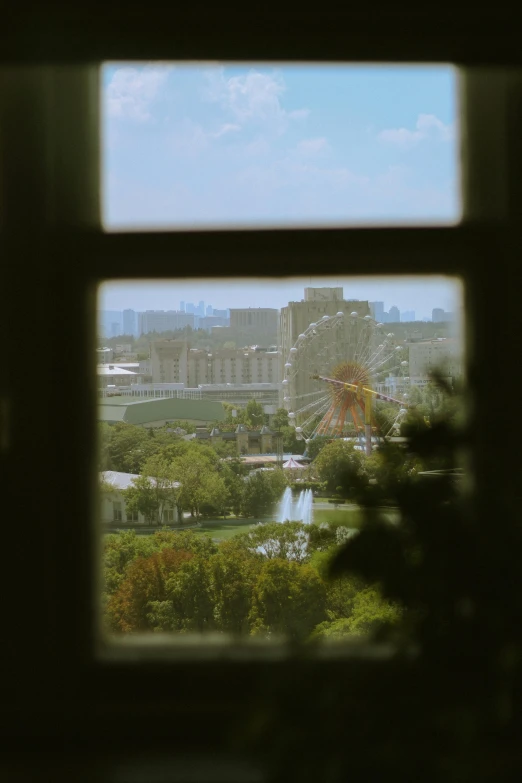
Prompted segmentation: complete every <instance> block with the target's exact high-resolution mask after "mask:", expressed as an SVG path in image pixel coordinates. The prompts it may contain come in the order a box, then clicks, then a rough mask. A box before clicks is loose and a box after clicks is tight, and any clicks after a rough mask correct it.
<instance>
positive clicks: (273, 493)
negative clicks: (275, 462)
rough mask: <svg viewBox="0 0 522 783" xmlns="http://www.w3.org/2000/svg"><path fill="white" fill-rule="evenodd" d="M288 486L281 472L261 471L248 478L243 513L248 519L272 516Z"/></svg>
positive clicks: (242, 504)
mask: <svg viewBox="0 0 522 783" xmlns="http://www.w3.org/2000/svg"><path fill="white" fill-rule="evenodd" d="M285 486H286V479H285V477H284V475H283V472H282V471H281V470H274V471H260V472H255V473H251V474H250V475H248V476H246V477H245V479H244V482H243V492H242V496H241V511H242V513H243V515H244V516H246V517H263V516H268V515H269V514H271V513H272V512H273V511H274V509H275V504H276V503H277V502H278V501H279V499H280V497H281V495H282V494H283V491H284V489H285Z"/></svg>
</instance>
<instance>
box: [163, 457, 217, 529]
mask: <svg viewBox="0 0 522 783" xmlns="http://www.w3.org/2000/svg"><path fill="white" fill-rule="evenodd" d="M218 462H219V460H218V457H217V455H216V453H215V452H214V451H213V450H212V449H211V448H208V447H203V446H198V445H195V446H193V447H192V448H190V449H189V450H188V451H187V452H186V453H185V454H184V455H183V456H182V457H179V458H177V459H175V460H174V461H173V463H172V476H173V477H175V478H176V480H177V481H179V482H180V483H181V489H180V493H179V503H180V505H181V506H182V507H183V508H186V509H188V510H189V511H190V513H191V515H192V516H195V517H196V518H198V517H199V516H200V514H201V507H202V505H204V504H208V505H217V506H221V507H223V505H224V503H225V502H226V500H225V498H226V496H227V491H226V486H225V484H224V482H223V479H222V478H221V477H220V476H219V475H218V474H217V466H218Z"/></svg>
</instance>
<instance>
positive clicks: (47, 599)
mask: <svg viewBox="0 0 522 783" xmlns="http://www.w3.org/2000/svg"><path fill="white" fill-rule="evenodd" d="M60 13H63V12H62V11H60ZM111 13H112V12H111V11H110V10H108V9H106V14H105V15H104V19H103V24H98V26H96V23H95V22H94V21H93V19H94V17H93V18H91V17H89V18H88V20H87V23H83V24H82V22H81V21H80V20H79V16H77V17H74V15H72V16H71V14H73V12H72V11H68V12H67V14H69V16H66V17H64V18H65V22H63V24H65V23H68V24H69V26H70V29H69V30H68V33H69V34H68V35H57V33H56V29H59V24H58V23H57V17H56V18H54V25H55V26H54V28H53V26H52V22H53V14H52V13H50V12H49V10H48V9H47V8H43V10H42V12H41V16H40V17H38V18H37V19H36V21H34V20H33V22H34V24H32V25H29V27H27V24H26V21H27V20H25V19H22V18H21V17H20V16H19V15H18V16H17V14H16V12H14V15H13V19H12V20H11V22H12V23H11V25H10V26H7V29H6V30H4V31H3V32H2V34H1V36H2V37H1V39H0V40H1V43H2V46H1V47H0V57H1V58H2V60H1V62H2V67H3V71H2V74H1V75H0V153H2V154H1V155H0V159H1V161H2V175H1V191H0V203H1V218H0V220H1V228H2V233H1V235H0V242H1V248H0V250H1V257H2V259H5V264H4V280H5V289H6V291H8V292H9V296H8V297H7V300H6V303H5V307H4V309H3V311H2V316H3V318H5V332H4V333H5V334H9V331H8V329H11V328H12V324H14V323H17V321H16V319H15V315H16V308H17V306H18V301H19V298H20V295H21V292H24V302H25V305H26V307H27V308H28V309H29V310H30V312H31V313H32V314H33V319H32V322H29V320H30V319H25V322H24V323H22V324H20V326H19V329H18V333H17V337H18V338H19V339H18V340H17V341H14V340H13V341H10V342H9V345H8V348H7V352H8V362H7V366H8V368H9V372H8V375H7V378H6V379H5V383H4V384H3V386H2V389H1V395H2V399H1V407H0V411H1V416H2V424H1V430H0V435H1V438H0V441H1V446H2V463H1V465H0V468H1V471H2V473H1V475H2V476H3V478H4V482H5V487H6V492H5V497H6V501H5V502H6V506H10V507H12V508H16V507H18V501H19V498H20V497H24V498H27V502H25V503H24V508H25V514H26V515H27V516H26V519H27V520H28V524H29V523H30V524H29V527H28V528H27V530H28V531H29V532H28V535H27V536H25V535H22V533H21V531H20V529H19V528H15V527H14V526H11V527H10V528H9V529H7V530H6V531H5V533H4V547H5V550H6V551H8V552H9V554H10V556H11V557H12V558H13V559H14V560H15V561H16V562H17V563H23V567H24V569H25V573H26V574H27V578H26V580H25V581H24V580H20V581H22V582H23V584H19V585H18V588H17V589H18V593H17V600H16V601H10V602H8V604H9V605H8V606H6V607H5V609H4V628H7V629H9V634H10V637H9V638H8V639H6V643H5V644H4V645H3V648H2V658H3V664H4V669H5V670H7V671H12V672H14V673H15V674H18V675H19V677H11V678H10V679H9V681H8V682H7V683H6V685H5V688H4V692H3V697H4V698H3V700H2V706H1V708H0V715H1V719H2V726H3V728H4V735H5V736H7V735H9V734H12V735H14V736H20V737H21V736H23V735H25V736H26V737H32V738H33V739H35V738H40V739H42V737H44V734H47V740H48V742H50V743H51V745H52V742H53V741H56V738H61V739H62V740H63V738H69V739H70V740H71V741H72V740H74V741H75V742H78V741H79V740H78V737H79V736H81V735H82V734H83V736H86V737H89V738H90V740H91V741H92V742H94V745H95V747H96V748H98V749H99V748H101V747H105V746H104V742H105V741H106V736H107V734H108V733H109V731H111V730H112V735H111V738H112V740H113V743H114V747H113V749H112V750H113V751H114V752H115V753H117V752H118V748H120V749H121V748H127V747H128V745H127V743H128V741H129V738H130V737H132V736H136V737H137V736H138V732H139V736H140V742H141V747H142V748H143V747H145V748H149V749H153V748H155V747H157V743H158V724H157V722H153V721H151V722H150V723H149V724H147V723H146V722H145V721H146V718H147V716H151V715H152V714H153V713H154V715H157V713H158V711H159V712H160V713H161V714H162V716H163V719H164V722H166V723H168V722H169V721H170V722H171V723H172V722H174V723H176V725H177V726H178V728H179V727H183V726H184V725H185V722H186V723H187V724H190V723H191V722H193V719H194V717H196V716H197V718H198V719H201V716H202V715H204V716H205V720H213V721H216V726H219V730H220V731H221V734H220V731H218V730H217V729H216V739H217V740H218V739H219V736H224V735H223V733H222V732H223V731H224V730H225V727H226V726H229V725H230V721H231V720H232V718H233V716H235V717H237V716H238V715H240V714H242V711H244V710H245V709H246V706H247V705H248V699H249V694H250V693H251V690H252V687H253V684H254V683H255V682H257V681H259V678H260V676H261V674H260V673H261V672H264V671H266V668H267V667H276V668H277V669H278V671H279V672H282V671H285V667H287V668H288V667H292V668H293V669H295V666H296V665H299V666H300V667H301V668H302V671H303V676H307V673H310V671H312V670H314V667H317V666H318V665H323V664H322V663H321V662H317V661H316V662H308V663H307V662H304V661H302V662H300V663H299V664H296V662H295V661H290V660H289V659H288V658H286V657H285V656H284V655H279V656H278V654H277V653H274V659H273V660H269V659H268V658H267V657H265V658H262V659H257V660H255V659H252V658H248V657H247V656H242V655H240V654H238V655H236V656H235V657H234V655H231V656H229V657H228V658H217V657H214V658H212V657H210V658H207V660H204V661H203V660H195V659H193V660H189V659H187V658H183V656H181V657H178V658H177V659H176V658H173V657H172V656H171V657H170V659H168V660H166V659H165V656H158V659H157V660H153V657H152V656H149V657H148V658H146V659H144V658H140V657H139V656H138V655H136V656H135V657H134V658H133V657H132V654H131V656H130V657H127V658H125V656H121V655H120V656H115V657H114V659H113V660H107V659H105V660H102V659H100V657H99V656H97V654H96V644H95V627H96V622H95V618H94V617H93V605H94V602H95V601H96V600H97V596H98V594H99V583H98V582H97V581H96V579H95V578H94V577H93V567H92V566H93V563H94V562H95V561H96V558H97V557H98V555H99V536H98V533H97V531H96V530H95V529H94V527H93V525H92V519H93V517H94V498H95V496H96V465H95V456H94V455H95V446H96V444H95V434H94V433H95V426H94V425H95V422H96V373H95V364H96V359H95V357H94V351H93V343H94V335H95V334H96V330H95V318H96V287H97V284H98V283H99V282H100V281H103V280H104V279H109V278H110V279H113V280H115V279H122V280H123V279H126V278H128V277H134V278H137V277H146V278H148V279H151V278H157V279H161V278H164V277H165V276H175V275H176V274H184V272H185V270H186V268H187V266H186V260H187V259H188V258H190V259H191V263H190V268H191V270H192V269H194V268H198V270H199V273H200V274H201V276H202V277H205V276H220V277H224V278H226V277H228V276H235V275H237V273H238V270H239V271H240V273H241V274H242V275H244V274H245V270H244V268H243V266H242V264H243V261H244V258H245V257H247V255H248V257H249V259H250V260H251V263H250V265H249V266H250V268H251V269H252V268H253V269H258V270H259V269H262V271H263V274H265V275H267V276H275V277H278V276H281V275H282V274H283V273H284V274H285V275H292V274H299V275H313V274H315V273H316V272H317V266H316V259H317V258H318V257H321V274H326V273H330V274H332V275H334V276H339V275H347V274H357V273H363V274H364V275H371V276H377V275H386V274H430V273H432V274H449V275H458V276H460V277H462V279H463V281H464V285H465V309H466V337H467V349H468V356H467V369H468V378H469V386H470V401H471V402H470V405H471V407H470V415H471V417H472V421H473V422H475V423H476V424H477V426H475V427H474V428H473V429H472V435H473V438H472V440H473V443H472V447H473V448H472V451H473V460H472V464H473V472H474V476H475V498H476V505H477V519H478V520H479V524H484V525H486V524H487V525H490V524H491V519H493V518H496V517H495V515H496V514H498V513H499V505H500V506H501V508H503V509H504V508H508V507H509V503H510V502H512V501H514V500H515V499H516V500H517V502H518V503H519V502H520V497H519V495H520V489H519V484H520V482H519V481H518V476H517V475H516V471H515V469H514V465H515V464H516V463H515V462H514V461H513V460H512V462H511V463H510V458H511V459H512V457H513V452H512V450H511V451H510V444H509V442H508V435H507V433H506V432H504V431H503V430H502V422H499V424H498V426H494V427H491V428H485V427H481V426H478V425H479V424H480V422H482V421H486V420H488V418H489V417H490V416H491V404H492V400H495V399H498V378H499V376H500V375H501V373H502V372H505V368H509V373H510V378H511V379H512V385H513V386H514V387H517V384H518V381H519V375H520V368H519V367H517V366H516V365H515V363H514V356H513V353H512V348H511V344H512V340H517V341H518V344H520V341H519V338H520V336H521V335H520V319H519V318H518V312H519V303H518V291H517V286H515V285H509V281H510V279H511V277H512V274H513V269H516V268H517V267H518V264H519V258H520V255H521V249H522V241H521V231H520V225H519V214H520V208H521V205H522V198H521V186H520V182H521V181H522V177H521V176H520V174H521V173H522V172H521V169H522V162H521V151H520V148H519V139H520V137H521V133H520V130H521V128H520V125H521V113H520V111H519V108H520V105H521V94H522V90H521V78H520V75H519V74H518V73H516V72H514V71H513V70H512V67H513V66H518V67H520V66H521V65H522V51H521V47H520V42H519V36H518V27H517V25H516V24H512V25H510V24H507V25H505V26H504V27H503V28H502V32H503V35H500V33H499V30H500V27H499V24H500V23H499V20H498V19H497V20H496V19H491V18H489V16H488V19H487V22H484V23H483V26H482V28H480V24H479V29H478V32H477V28H476V26H475V28H473V26H472V28H471V29H470V28H469V27H468V26H467V25H466V24H464V19H465V20H466V21H467V16H466V17H462V18H460V17H458V15H457V19H456V21H455V18H452V24H453V27H452V30H453V34H452V35H446V36H444V35H443V34H440V33H437V32H435V31H434V30H433V28H432V26H431V21H428V22H426V23H424V22H423V21H422V19H421V20H420V21H419V19H416V20H414V21H413V22H412V19H411V18H410V16H409V15H408V16H407V17H404V18H403V17H401V14H400V13H398V12H397V10H396V9H394V16H393V18H388V17H383V18H382V19H381V18H377V17H371V18H370V15H369V12H367V13H366V12H363V11H361V12H359V14H358V16H357V19H356V20H355V21H356V22H357V24H355V25H354V24H347V25H342V24H339V25H336V24H328V23H327V22H326V21H325V19H326V14H323V16H322V17H321V19H319V20H317V18H316V14H314V18H313V19H312V18H311V17H310V18H309V17H307V16H306V15H305V14H303V15H302V16H301V17H300V18H299V20H297V23H296V24H293V26H292V27H291V28H290V26H287V25H285V24H280V23H278V24H277V25H275V26H274V28H273V29H271V30H270V32H271V37H270V36H267V35H266V30H264V29H263V26H262V25H261V30H260V32H259V35H258V34H256V33H253V34H252V35H250V36H243V35H238V34H237V30H235V29H234V27H233V26H232V27H230V26H228V27H227V25H225V24H221V26H220V25H219V24H218V25H217V26H216V25H215V24H214V22H215V19H212V22H211V20H210V19H207V20H206V22H205V23H204V24H203V23H202V22H201V21H200V20H199V19H196V18H195V17H194V18H192V19H191V21H189V23H188V24H187V25H186V26H185V27H184V29H183V35H181V34H179V33H174V34H173V29H174V27H176V28H177V29H178V30H179V27H180V25H179V24H178V19H175V23H176V24H175V25H169V24H163V25H158V27H157V28H155V29H154V31H153V32H152V31H151V30H149V31H148V32H147V29H146V30H144V29H143V28H142V26H141V23H140V24H138V23H137V22H135V21H134V22H133V21H132V20H131V21H130V22H129V20H128V19H127V20H126V21H125V22H124V23H123V24H122V25H121V27H120V30H122V32H120V35H119V37H115V36H114V35H113V34H112V33H111V27H112V25H111V21H110V18H109V19H107V15H109V17H110V14H111ZM478 13H480V12H477V13H476V14H475V19H477V18H478V16H477V14H478ZM488 14H489V10H488ZM340 15H342V14H340ZM172 18H173V19H174V17H172ZM287 21H288V22H289V25H291V24H292V23H294V22H295V21H296V20H294V19H292V18H290V19H289V20H287ZM351 21H352V22H353V21H354V15H353V14H352V19H351ZM140 22H141V20H140ZM120 23H121V19H120V17H117V18H116V17H115V18H114V19H113V24H114V26H120ZM227 24H228V22H227ZM191 25H192V26H191ZM365 25H366V27H365ZM459 25H460V27H459ZM181 27H183V25H181ZM405 27H406V28H408V29H410V30H411V31H412V32H411V35H410V34H408V35H405V34H404V28H405ZM160 28H161V29H160ZM511 28H512V29H511ZM289 29H292V35H290V36H289V34H288V30H289ZM459 29H460V33H459ZM93 30H95V33H96V34H94V35H93ZM362 30H364V31H366V32H361V31H362ZM423 33H424V36H423ZM51 52H52V56H51V55H50V53H51ZM169 58H170V59H198V58H201V59H210V58H212V59H221V60H230V59H232V60H234V59H235V60H238V61H240V60H247V61H254V62H255V61H259V60H268V59H271V60H276V61H277V60H280V61H296V62H298V61H308V62H312V61H324V60H327V59H330V60H332V61H342V60H346V61H349V60H351V61H361V62H362V61H379V60H380V61H382V62H387V61H388V62H430V61H431V62H455V63H457V64H459V65H460V66H462V68H463V80H464V89H463V95H462V98H463V104H462V119H463V126H462V129H461V132H462V138H463V140H464V141H463V192H464V205H465V214H464V218H463V220H462V223H461V224H460V225H458V226H454V227H445V228H378V229H371V228H365V229H346V230H345V229H317V230H315V229H313V230H312V229H310V230H304V229H303V230H291V231H290V230H263V231H248V230H245V231H229V230H226V231H225V230H224V231H213V232H199V233H194V232H189V231H180V232H162V233H158V232H154V233H147V232H140V233H112V234H106V233H104V232H102V231H101V230H100V223H99V205H98V192H99V172H98V167H97V165H96V160H97V157H98V153H99V134H98V118H97V113H98V108H97V107H98V106H99V101H98V90H99V85H98V75H97V67H96V65H90V64H89V63H96V62H101V61H103V60H133V59H146V60H154V59H164V60H165V59H169ZM58 118H59V121H58ZM16 151H18V152H20V151H23V153H24V154H23V155H17V154H14V155H13V152H16ZM145 255H146V257H147V266H146V269H145V272H144V267H143V264H142V260H143V258H144V256H145ZM176 259H181V262H180V265H179V266H178V265H177V264H176V261H175V260H176ZM280 259H284V264H282V263H281V261H280ZM261 262H262V265H261ZM28 279H29V280H30V281H31V283H32V285H31V286H30V290H27V281H28ZM64 301H67V305H68V312H73V313H74V314H75V318H76V321H75V323H74V324H73V325H72V327H71V328H70V329H67V330H65V332H64V328H63V319H62V318H61V314H60V307H61V306H62V305H63V302H64ZM492 303H493V305H494V308H495V312H497V313H498V312H499V311H500V312H501V313H502V324H503V333H504V334H505V335H506V336H505V337H504V339H503V340H499V339H498V334H497V333H496V332H492V330H491V324H490V321H489V319H488V318H486V317H485V314H486V313H489V312H490V311H491V308H492ZM41 323H47V334H48V336H49V339H50V341H51V343H52V344H53V345H61V353H60V354H59V355H57V356H56V357H55V358H56V361H51V362H49V367H48V368H44V372H43V376H42V390H41V395H40V398H39V412H41V411H43V412H44V413H43V415H38V417H37V418H35V416H34V415H32V412H33V411H34V410H35V400H34V394H33V390H32V389H27V388H26V385H24V380H23V372H18V371H19V370H20V371H21V370H22V369H23V353H22V352H21V350H20V349H21V348H23V346H25V345H29V344H30V341H31V339H34V336H35V327H34V325H35V324H41ZM516 344H517V343H516ZM78 355H80V356H84V357H87V358H86V360H85V362H86V363H85V364H82V362H79V361H75V362H72V363H66V362H65V361H63V357H64V356H75V357H77V356H78ZM91 356H92V359H90V357H91ZM71 384H72V385H73V387H74V389H75V398H74V399H72V398H69V399H67V401H66V402H64V400H63V399H62V397H61V396H60V393H59V392H60V390H61V389H64V388H70V386H71ZM28 411H31V415H28ZM36 428H37V429H38V437H37V438H36V437H35V429H36ZM521 428H522V425H521V422H520V417H518V419H517V417H514V418H513V419H512V420H511V421H510V433H509V437H510V438H511V439H512V443H517V442H520V440H521V439H520V435H521V434H522V433H521ZM29 444H31V460H32V464H33V465H34V466H36V467H37V470H35V471H34V475H33V476H32V482H31V492H30V493H28V492H27V459H28V445H29ZM492 485H494V486H495V487H496V493H495V497H493V493H492V492H491V491H490V487H491V486H492ZM64 487H65V488H66V490H67V491H66V492H64ZM499 497H501V498H502V503H500V502H499V500H498V498H499ZM73 498H74V506H75V508H79V509H81V515H80V516H79V518H78V519H76V520H74V521H72V520H71V519H70V514H69V511H68V509H69V508H70V505H71V500H72V499H73ZM42 508H46V509H49V512H48V513H47V514H46V515H45V516H42V513H41V509H42ZM35 595H37V596H38V611H36V610H35V611H34V612H33V614H32V615H31V622H25V623H24V624H22V625H21V624H20V622H19V607H20V605H23V606H34V601H35ZM324 665H328V666H329V667H331V672H332V676H336V674H341V673H342V672H343V671H345V667H346V660H343V661H335V660H331V661H328V663H327V664H326V663H325V664H324ZM351 665H353V666H361V667H367V666H371V667H375V670H376V676H378V671H379V667H380V666H382V665H383V655H382V654H381V653H378V652H377V651H375V650H373V649H372V648H367V650H366V654H365V656H363V657H362V658H361V657H360V656H357V655H355V653H354V654H353V655H352V659H351ZM288 670H289V671H290V668H288ZM231 677H232V678H233V683H234V685H233V687H232V688H230V685H229V683H230V681H231V680H230V678H231ZM196 679H197V683H198V685H197V688H195V687H194V682H195V681H196ZM187 716H189V720H187ZM190 717H192V721H191V720H190ZM152 723H154V725H152ZM162 736H163V737H164V743H163V747H166V746H167V743H168V739H167V735H166V734H163V735H162ZM177 740H178V743H179V742H186V746H185V747H190V743H191V742H192V743H193V744H192V746H193V747H197V742H196V743H195V744H194V737H193V734H192V732H191V731H189V730H188V729H183V728H182V729H181V731H180V733H179V734H178V736H177ZM118 742H119V745H118ZM155 743H156V744H155ZM160 744H161V743H160Z"/></svg>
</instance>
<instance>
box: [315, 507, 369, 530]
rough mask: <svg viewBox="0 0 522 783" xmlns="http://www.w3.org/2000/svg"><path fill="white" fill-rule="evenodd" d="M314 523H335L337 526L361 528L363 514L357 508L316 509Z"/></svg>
mask: <svg viewBox="0 0 522 783" xmlns="http://www.w3.org/2000/svg"><path fill="white" fill-rule="evenodd" d="M314 522H315V523H316V524H317V525H319V524H321V522H333V523H334V524H335V525H345V526H346V527H356V528H359V527H360V526H361V524H362V514H361V512H360V511H359V509H357V508H341V507H340V508H332V510H330V509H329V508H324V509H323V508H314Z"/></svg>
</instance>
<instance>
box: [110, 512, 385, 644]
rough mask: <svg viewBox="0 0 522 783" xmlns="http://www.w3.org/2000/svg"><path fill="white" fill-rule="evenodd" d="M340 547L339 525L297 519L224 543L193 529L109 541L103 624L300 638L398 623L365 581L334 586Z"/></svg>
mask: <svg viewBox="0 0 522 783" xmlns="http://www.w3.org/2000/svg"><path fill="white" fill-rule="evenodd" d="M341 538H342V537H341ZM338 541H339V536H338V535H337V530H336V527H335V525H333V524H330V525H322V526H316V525H311V526H308V525H304V524H302V523H300V522H287V523H284V524H279V523H269V524H259V525H256V526H255V527H254V529H253V530H251V531H250V532H249V533H243V534H240V535H238V536H236V537H234V538H233V539H231V540H229V541H224V542H222V543H221V544H219V545H217V544H215V543H213V542H212V541H211V540H210V539H209V538H207V537H206V536H202V535H198V534H197V533H195V532H193V531H180V532H172V531H167V530H165V529H162V530H159V531H158V532H157V533H155V534H154V535H151V536H142V537H140V536H137V535H136V533H135V532H123V533H118V534H111V535H108V536H106V538H105V552H104V576H105V592H104V601H103V603H104V616H105V622H106V626H107V628H108V629H109V630H111V631H114V632H125V633H129V632H140V631H170V632H179V633H186V632H203V631H214V632H221V633H232V634H243V635H245V634H246V635H253V636H262V637H265V638H271V637H273V636H276V637H279V636H283V637H287V638H289V639H292V640H295V641H298V640H301V641H303V640H306V639H308V638H311V639H315V640H318V639H321V638H326V639H328V638H336V637H341V636H344V637H345V636H346V635H359V634H361V633H367V632H368V631H370V630H372V629H373V628H374V627H375V626H376V625H378V624H379V623H380V622H396V620H397V618H398V616H399V610H398V609H397V608H396V607H395V606H393V605H392V604H390V603H388V602H386V601H384V600H383V599H382V597H381V596H380V595H379V593H378V591H377V590H376V589H375V588H371V587H368V586H367V585H366V584H364V583H363V582H361V581H360V580H359V581H358V582H357V581H354V580H353V579H352V580H349V579H338V578H337V579H334V580H328V578H327V571H326V564H327V563H328V562H329V561H330V560H331V558H332V557H333V555H334V554H335V552H336V551H337V550H338V547H339V544H338ZM346 621H349V622H346ZM343 623H344V625H343ZM339 624H341V625H339ZM341 630H342V632H341Z"/></svg>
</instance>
